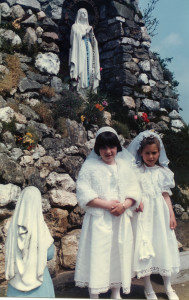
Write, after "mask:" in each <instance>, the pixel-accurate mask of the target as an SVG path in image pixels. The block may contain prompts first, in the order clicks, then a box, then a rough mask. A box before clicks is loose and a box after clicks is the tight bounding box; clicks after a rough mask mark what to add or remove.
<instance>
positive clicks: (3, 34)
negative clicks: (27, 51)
mask: <svg viewBox="0 0 189 300" xmlns="http://www.w3.org/2000/svg"><path fill="white" fill-rule="evenodd" d="M0 38H4V39H5V40H7V41H10V42H11V44H12V45H13V46H14V45H20V44H21V43H22V41H21V39H20V37H19V36H18V35H17V34H16V33H15V32H14V31H12V30H6V29H0Z"/></svg>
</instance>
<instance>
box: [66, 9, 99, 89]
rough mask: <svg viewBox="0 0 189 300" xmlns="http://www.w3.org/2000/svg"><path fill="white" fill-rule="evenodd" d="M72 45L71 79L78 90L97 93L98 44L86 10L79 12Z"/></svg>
mask: <svg viewBox="0 0 189 300" xmlns="http://www.w3.org/2000/svg"><path fill="white" fill-rule="evenodd" d="M70 44H71V49H70V57H69V66H70V77H71V78H72V79H73V80H74V81H75V83H76V85H77V90H78V91H79V90H80V89H86V88H89V87H91V88H92V89H93V91H94V92H97V87H98V86H99V80H100V63H99V52H98V43H97V40H96V38H95V36H94V32H93V28H92V26H90V25H89V21H88V12H87V10H86V9H85V8H80V9H79V10H78V12H77V16H76V20H75V23H74V24H73V25H72V28H71V36H70Z"/></svg>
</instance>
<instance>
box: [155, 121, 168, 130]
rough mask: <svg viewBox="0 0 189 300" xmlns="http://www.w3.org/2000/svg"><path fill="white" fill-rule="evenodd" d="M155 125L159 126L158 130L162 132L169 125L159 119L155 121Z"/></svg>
mask: <svg viewBox="0 0 189 300" xmlns="http://www.w3.org/2000/svg"><path fill="white" fill-rule="evenodd" d="M157 125H158V126H159V127H160V128H161V130H160V132H164V131H166V130H169V127H168V126H167V124H166V122H165V121H163V120H162V121H160V122H158V123H157Z"/></svg>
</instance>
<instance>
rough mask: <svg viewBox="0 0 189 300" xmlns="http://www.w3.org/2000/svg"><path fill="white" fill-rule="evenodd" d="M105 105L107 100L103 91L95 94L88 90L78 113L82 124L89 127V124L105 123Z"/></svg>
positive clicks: (99, 124) (100, 124)
mask: <svg viewBox="0 0 189 300" xmlns="http://www.w3.org/2000/svg"><path fill="white" fill-rule="evenodd" d="M107 105H108V102H107V101H106V96H105V95H104V94H103V93H101V92H99V93H97V94H95V93H93V92H91V91H90V92H89V93H88V95H87V99H86V100H85V102H84V104H83V109H82V111H81V113H80V118H81V121H82V122H83V124H84V126H85V127H86V128H89V127H90V125H91V124H96V125H98V126H99V127H101V126H103V125H105V121H104V109H105V107H107Z"/></svg>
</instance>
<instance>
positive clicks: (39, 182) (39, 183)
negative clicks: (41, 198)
mask: <svg viewBox="0 0 189 300" xmlns="http://www.w3.org/2000/svg"><path fill="white" fill-rule="evenodd" d="M28 170H31V171H30V172H28ZM26 175H27V177H26ZM25 177H26V178H27V181H28V185H33V186H35V187H37V188H38V189H39V190H40V192H41V193H46V191H47V190H46V180H45V179H44V178H41V177H40V173H39V170H38V169H37V168H34V167H28V168H27V167H26V168H25Z"/></svg>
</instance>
